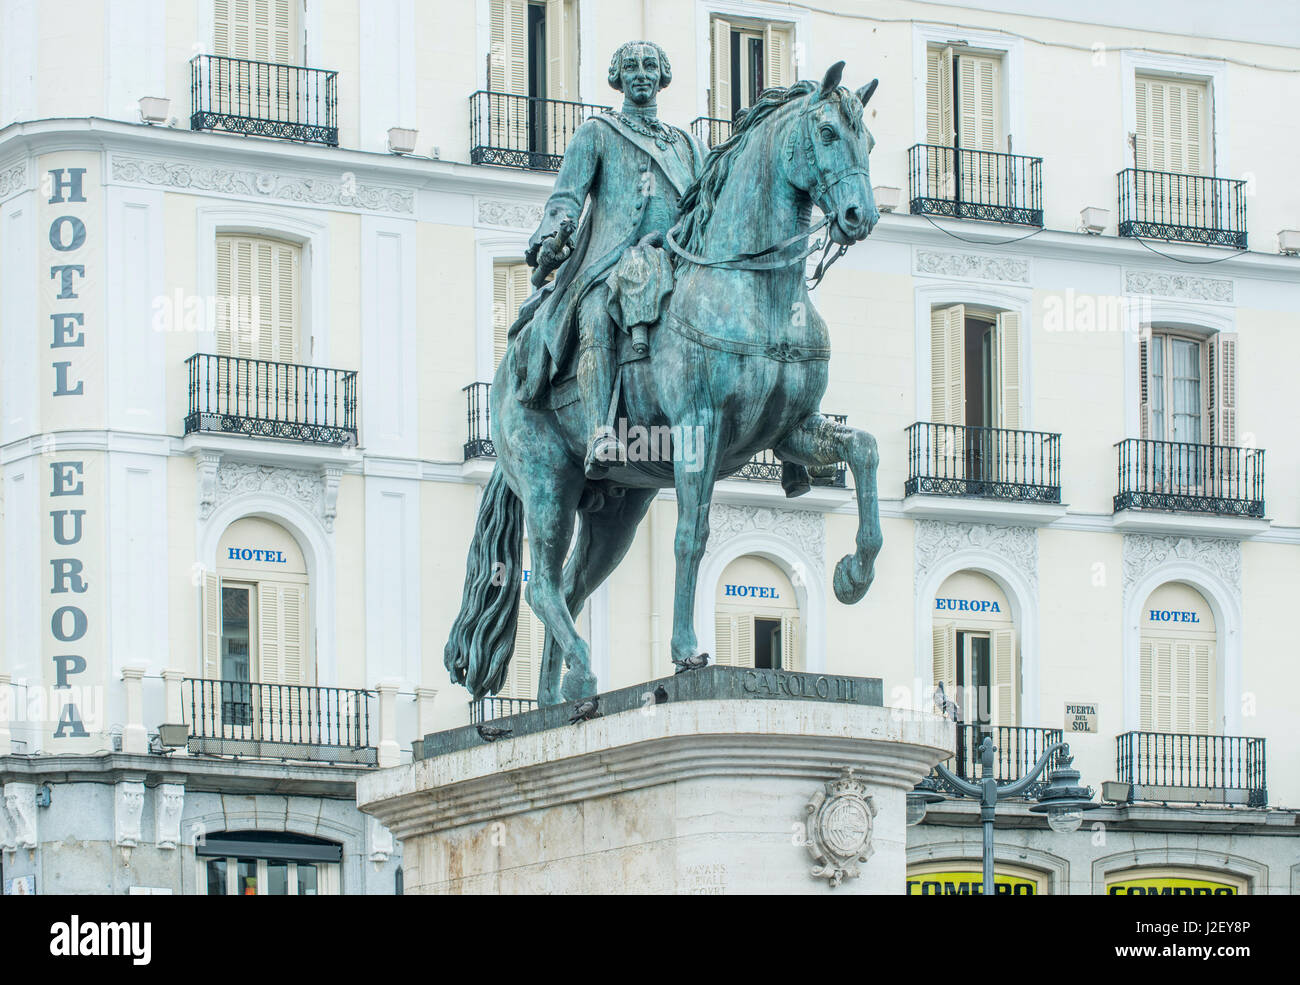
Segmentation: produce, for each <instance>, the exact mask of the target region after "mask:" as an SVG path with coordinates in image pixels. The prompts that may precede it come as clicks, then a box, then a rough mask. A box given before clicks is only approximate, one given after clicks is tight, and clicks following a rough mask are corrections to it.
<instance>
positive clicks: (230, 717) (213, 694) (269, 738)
mask: <svg viewBox="0 0 1300 985" xmlns="http://www.w3.org/2000/svg"><path fill="white" fill-rule="evenodd" d="M374 697H375V695H374V692H372V691H358V690H350V689H347V688H339V687H310V686H307V685H298V684H253V683H249V682H248V681H219V680H205V679H202V678H191V677H187V678H185V679H184V680H183V681H182V691H181V698H182V702H183V704H184V710H185V713H186V718H187V721H186V724H187V725H189V727H190V738H189V743H188V745H189V751H190V752H191V753H195V754H199V755H208V756H246V757H249V758H254V759H300V760H311V761H315V762H330V763H355V764H360V765H365V766H374V765H375V764H376V763H377V762H378V751H377V749H376V747H375V745H374V743H372V742H371V724H372V722H374V712H373V708H372V702H373V700H374Z"/></svg>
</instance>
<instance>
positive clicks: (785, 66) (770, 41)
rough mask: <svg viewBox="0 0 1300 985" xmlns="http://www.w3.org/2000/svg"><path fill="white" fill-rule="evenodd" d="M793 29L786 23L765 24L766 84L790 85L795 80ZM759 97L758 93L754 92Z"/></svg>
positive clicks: (764, 68) (764, 61) (764, 62)
mask: <svg viewBox="0 0 1300 985" xmlns="http://www.w3.org/2000/svg"><path fill="white" fill-rule="evenodd" d="M792 35H793V31H792V29H791V27H790V26H789V25H786V24H770V23H769V24H764V25H763V70H764V73H765V75H766V77H765V78H764V79H763V84H764V85H765V86H768V87H771V86H783V87H784V86H788V85H789V84H790V83H791V82H793V81H794V72H793V69H792V66H791V51H792V50H793V48H794V42H793V40H792ZM754 96H755V97H757V96H758V93H754Z"/></svg>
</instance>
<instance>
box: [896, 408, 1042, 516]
mask: <svg viewBox="0 0 1300 985" xmlns="http://www.w3.org/2000/svg"><path fill="white" fill-rule="evenodd" d="M907 445H908V452H907V460H908V478H907V483H906V485H905V486H904V493H905V494H906V495H908V496H911V495H914V494H918V493H920V494H925V495H930V496H974V497H981V498H984V499H1004V500H1013V501H1017V502H1026V503H1059V502H1060V501H1061V436H1060V435H1059V434H1053V433H1050V432H1046V431H1012V430H1010V429H1008V428H980V427H966V426H964V425H960V424H931V423H928V422H925V421H918V422H917V423H916V424H913V425H912V426H911V427H909V428H908V429H907Z"/></svg>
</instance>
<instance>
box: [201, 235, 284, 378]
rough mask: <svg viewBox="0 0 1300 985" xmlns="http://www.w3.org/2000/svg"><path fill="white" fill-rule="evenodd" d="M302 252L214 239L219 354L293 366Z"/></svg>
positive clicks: (247, 240) (261, 241)
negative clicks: (215, 245) (215, 247)
mask: <svg viewBox="0 0 1300 985" xmlns="http://www.w3.org/2000/svg"><path fill="white" fill-rule="evenodd" d="M301 281H302V248H301V247H300V246H298V245H297V244H295V243H285V242H282V241H280V240H276V239H268V238H265V237H257V236H228V235H221V236H218V237H217V296H218V298H220V299H221V303H220V304H219V305H218V317H217V333H216V334H217V355H220V356H242V357H244V358H249V359H265V360H270V361H272V362H285V363H291V362H297V361H300V360H302V358H303V356H304V355H305V353H304V352H303V351H302V350H303V346H302V345H301V341H300V338H299V310H300V308H301V303H300V300H299V298H300V292H301V289H302V286H301Z"/></svg>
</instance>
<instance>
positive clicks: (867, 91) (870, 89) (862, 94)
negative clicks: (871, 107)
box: [855, 79, 880, 106]
mask: <svg viewBox="0 0 1300 985" xmlns="http://www.w3.org/2000/svg"><path fill="white" fill-rule="evenodd" d="M878 85H880V80H879V79H872V80H871V81H870V82H868V83H867V84H866V85H864V86H863V87H862V88H861V89H859V90H858V91H857V92H856V93H855V95H856V96H857V97H858V102H860V103H861V104H862V105H863V106H866V105H867V103H869V102H870V101H871V96H872V94H873V93H875V91H876V86H878Z"/></svg>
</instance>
